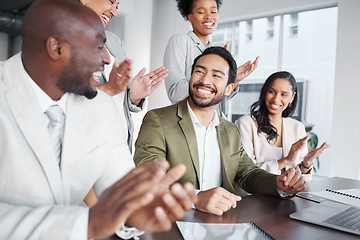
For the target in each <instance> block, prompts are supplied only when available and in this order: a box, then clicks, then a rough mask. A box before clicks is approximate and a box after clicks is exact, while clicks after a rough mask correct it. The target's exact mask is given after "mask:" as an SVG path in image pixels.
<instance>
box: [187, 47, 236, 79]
mask: <svg viewBox="0 0 360 240" xmlns="http://www.w3.org/2000/svg"><path fill="white" fill-rule="evenodd" d="M209 54H215V55H218V56H220V57H222V58H223V59H224V60H226V62H227V63H228V64H229V79H228V82H227V85H229V84H230V83H234V81H235V78H236V71H237V65H236V61H235V59H234V58H233V57H232V55H231V53H230V52H229V51H228V50H226V49H225V48H223V47H209V48H207V49H205V51H204V52H203V53H201V54H200V55H199V56H197V57H196V58H195V59H194V63H193V65H192V67H191V74H193V72H194V68H195V65H196V63H197V61H198V60H199V59H200V58H201V57H203V56H205V55H209Z"/></svg>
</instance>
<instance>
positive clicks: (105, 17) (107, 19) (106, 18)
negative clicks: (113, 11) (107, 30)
mask: <svg viewBox="0 0 360 240" xmlns="http://www.w3.org/2000/svg"><path fill="white" fill-rule="evenodd" d="M102 17H103V19H104V20H105V23H108V22H109V21H110V18H108V17H107V16H105V15H102Z"/></svg>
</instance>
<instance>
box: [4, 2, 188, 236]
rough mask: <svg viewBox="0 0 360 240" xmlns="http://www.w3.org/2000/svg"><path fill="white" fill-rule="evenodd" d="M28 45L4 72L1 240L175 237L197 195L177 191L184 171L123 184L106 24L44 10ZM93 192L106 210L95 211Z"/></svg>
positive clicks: (59, 5)
mask: <svg viewBox="0 0 360 240" xmlns="http://www.w3.org/2000/svg"><path fill="white" fill-rule="evenodd" d="M22 36H23V46H22V52H21V53H19V54H17V55H15V56H13V57H12V58H10V59H9V60H7V61H4V62H1V63H0V229H1V230H0V239H88V238H104V237H106V236H109V235H111V234H113V233H114V232H115V230H117V229H119V228H120V227H122V226H123V225H124V224H126V225H129V226H133V227H136V228H138V229H141V230H145V231H161V230H167V229H169V228H170V227H171V222H172V221H174V220H176V219H180V218H182V217H183V214H184V212H185V211H186V210H187V209H189V208H191V203H192V202H193V201H194V199H195V196H194V191H193V187H192V185H191V184H187V185H184V187H183V186H181V185H179V184H174V185H172V187H171V188H170V189H168V188H169V185H170V184H172V183H173V182H174V181H176V180H177V179H178V178H179V177H181V176H182V175H183V173H184V172H185V167H184V166H181V165H179V166H177V167H175V168H172V169H170V170H169V171H168V173H165V172H166V170H167V169H168V168H169V164H168V163H166V162H165V161H163V162H160V163H157V164H150V165H147V166H144V167H139V168H135V169H134V170H132V171H130V172H129V173H128V174H126V175H125V176H124V177H123V178H122V179H120V178H121V176H122V175H124V174H125V173H126V172H128V171H129V170H130V169H131V168H132V164H129V163H127V162H126V161H123V160H124V159H126V158H127V156H124V154H129V150H128V148H127V144H126V140H122V139H124V138H123V137H121V136H120V134H119V133H120V129H119V127H120V126H119V124H118V112H117V110H116V107H115V106H114V103H113V101H112V99H111V98H110V97H109V96H107V95H106V94H105V93H102V92H100V91H99V92H97V89H96V86H97V84H98V76H100V75H101V71H102V70H103V69H104V64H107V63H108V62H109V55H108V54H107V52H106V50H105V48H104V44H105V41H106V37H105V32H104V28H103V26H102V24H101V21H100V19H99V17H98V16H97V15H96V14H95V13H94V12H93V11H92V10H90V9H89V8H87V7H85V6H83V5H81V4H79V3H77V2H75V1H73V0H38V1H35V3H34V4H33V5H32V6H31V7H30V8H29V9H28V10H27V12H26V15H25V16H24V23H23V26H22ZM53 105H55V106H58V107H56V108H57V109H58V110H60V111H59V113H60V114H59V116H62V117H61V118H62V119H64V120H60V121H59V122H61V124H62V125H61V127H60V129H64V130H63V132H60V134H59V135H60V136H61V137H60V139H61V144H60V151H61V152H60V154H59V152H58V151H59V148H58V147H59V144H56V148H54V147H53V144H52V133H50V131H48V128H47V125H48V123H49V125H52V124H53V123H54V122H56V121H57V120H53V119H52V117H50V116H51V114H49V115H48V116H49V117H48V116H47V115H46V114H48V111H49V110H48V109H49V107H50V108H51V106H53ZM104 116H107V117H106V118H104ZM57 135H58V134H57ZM54 136H55V135H54ZM54 139H56V137H54ZM119 179H120V180H119ZM91 187H93V188H94V190H95V193H96V195H97V196H98V202H97V204H95V205H94V206H93V207H91V208H88V207H85V206H82V205H81V204H82V201H83V199H84V197H85V196H86V194H87V193H88V192H89V190H90V188H91Z"/></svg>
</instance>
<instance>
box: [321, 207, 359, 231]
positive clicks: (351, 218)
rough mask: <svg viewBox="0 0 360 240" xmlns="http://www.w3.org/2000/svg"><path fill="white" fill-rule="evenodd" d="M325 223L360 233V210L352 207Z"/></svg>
mask: <svg viewBox="0 0 360 240" xmlns="http://www.w3.org/2000/svg"><path fill="white" fill-rule="evenodd" d="M323 222H324V223H329V224H332V225H336V226H339V227H344V228H348V229H352V230H355V231H357V232H360V209H359V208H355V207H350V208H348V209H346V210H344V211H342V212H340V213H338V214H336V215H334V216H332V217H330V218H328V219H326V220H324V221H323Z"/></svg>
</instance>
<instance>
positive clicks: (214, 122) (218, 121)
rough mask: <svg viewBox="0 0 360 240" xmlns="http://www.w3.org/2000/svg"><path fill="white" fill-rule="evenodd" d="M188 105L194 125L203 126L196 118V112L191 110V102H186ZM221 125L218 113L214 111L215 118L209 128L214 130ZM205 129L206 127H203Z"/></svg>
mask: <svg viewBox="0 0 360 240" xmlns="http://www.w3.org/2000/svg"><path fill="white" fill-rule="evenodd" d="M186 104H187V107H188V110H189V114H190V117H191V121H192V122H193V124H194V125H195V124H196V125H198V126H203V125H202V124H201V123H200V122H199V120H198V118H197V117H196V115H195V113H194V111H193V110H192V109H191V107H190V104H189V100H187V101H186ZM219 124H220V120H219V116H218V115H217V114H216V112H215V111H214V116H213V119H212V120H211V122H210V124H209V127H208V128H212V127H216V126H217V125H219ZM203 127H205V126H203Z"/></svg>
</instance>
